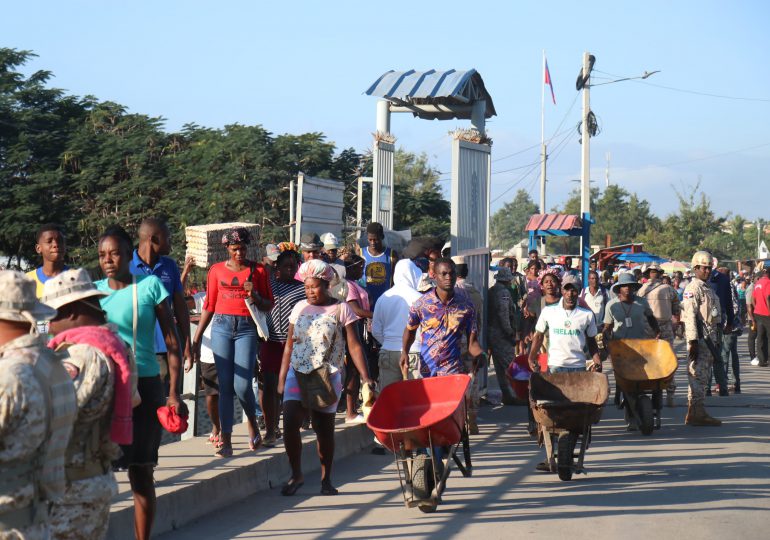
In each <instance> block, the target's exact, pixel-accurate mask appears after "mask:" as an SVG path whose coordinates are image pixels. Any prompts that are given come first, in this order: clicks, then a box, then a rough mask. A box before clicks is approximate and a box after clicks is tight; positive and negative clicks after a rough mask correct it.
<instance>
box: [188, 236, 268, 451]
mask: <svg viewBox="0 0 770 540" xmlns="http://www.w3.org/2000/svg"><path fill="white" fill-rule="evenodd" d="M250 242H251V237H250V235H249V231H247V230H246V229H244V228H241V227H238V228H235V229H232V230H231V231H229V232H227V233H225V234H224V235H223V236H222V244H224V245H225V246H226V247H227V253H228V254H229V256H230V258H229V260H227V261H225V262H221V263H216V264H214V265H212V267H211V268H210V269H209V273H208V277H207V282H208V284H207V287H206V302H205V303H204V305H203V312H202V313H201V320H200V323H199V324H198V329H197V331H196V332H195V338H194V340H193V356H194V358H195V359H196V361H198V360H199V359H200V354H201V341H202V340H203V332H205V331H206V328H207V327H208V325H209V323H212V321H213V326H212V329H211V349H212V350H213V351H214V363H215V364H216V366H217V378H218V380H219V422H220V426H221V430H222V431H221V445H222V446H221V447H220V448H219V450H217V452H216V453H215V454H214V455H215V456H217V457H230V456H232V455H233V443H232V434H233V409H234V407H233V394H235V395H237V396H238V401H240V402H241V406H242V407H243V411H244V413H245V414H246V418H247V419H248V429H249V448H250V449H251V450H252V451H253V450H256V449H257V448H259V447H260V446H261V444H262V437H261V436H260V434H259V427H258V426H257V400H256V398H255V397H254V389H253V387H252V384H251V381H252V378H253V376H254V366H255V364H256V361H257V347H258V343H259V342H258V341H257V328H256V326H255V325H254V321H253V320H252V319H251V316H250V314H249V311H248V309H247V307H246V302H245V300H246V299H247V298H249V297H250V298H251V300H252V301H253V302H254V305H255V306H256V307H257V309H258V310H260V311H270V310H271V309H272V308H273V294H272V292H271V291H270V284H269V282H268V275H267V271H266V270H265V267H264V266H263V265H262V264H260V263H256V262H253V261H250V260H248V259H247V258H246V248H247V246H248V245H249V243H250Z"/></svg>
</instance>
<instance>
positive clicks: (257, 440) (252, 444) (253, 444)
mask: <svg viewBox="0 0 770 540" xmlns="http://www.w3.org/2000/svg"><path fill="white" fill-rule="evenodd" d="M260 446H262V435H260V434H259V433H257V436H256V437H254V438H253V439H251V440H250V441H249V450H251V451H252V452H254V451H256V450H257V449H258V448H259V447H260Z"/></svg>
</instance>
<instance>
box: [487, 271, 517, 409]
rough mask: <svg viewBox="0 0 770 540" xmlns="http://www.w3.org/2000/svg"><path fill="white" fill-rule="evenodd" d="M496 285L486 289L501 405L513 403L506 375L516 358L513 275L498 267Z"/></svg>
mask: <svg viewBox="0 0 770 540" xmlns="http://www.w3.org/2000/svg"><path fill="white" fill-rule="evenodd" d="M495 280H496V282H495V284H494V285H493V286H492V287H490V288H489V300H488V305H487V321H488V324H489V347H490V348H491V349H492V362H493V363H494V366H495V373H496V374H497V383H498V384H499V385H500V391H501V392H502V395H503V399H502V401H503V404H504V405H513V404H514V403H516V397H515V396H514V394H513V389H512V388H511V385H510V383H509V382H508V377H507V375H506V373H507V371H508V367H509V366H510V365H511V362H513V358H514V357H515V356H516V331H517V330H518V328H517V324H516V323H517V321H516V311H515V310H516V307H515V302H516V301H515V300H514V298H513V294H512V292H511V282H512V281H513V272H511V270H510V268H507V267H504V266H501V267H499V268H498V270H497V274H495Z"/></svg>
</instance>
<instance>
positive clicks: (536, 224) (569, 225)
mask: <svg viewBox="0 0 770 540" xmlns="http://www.w3.org/2000/svg"><path fill="white" fill-rule="evenodd" d="M582 228H583V221H582V220H581V219H580V218H579V217H578V216H575V215H571V214H534V215H533V216H532V217H531V218H529V222H528V223H527V226H526V227H524V230H525V231H548V230H550V231H572V230H575V229H582Z"/></svg>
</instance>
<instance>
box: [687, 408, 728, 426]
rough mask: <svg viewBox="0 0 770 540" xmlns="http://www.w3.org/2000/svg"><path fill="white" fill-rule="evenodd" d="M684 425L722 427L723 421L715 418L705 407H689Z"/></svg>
mask: <svg viewBox="0 0 770 540" xmlns="http://www.w3.org/2000/svg"><path fill="white" fill-rule="evenodd" d="M684 423H685V424H687V425H690V426H721V425H722V421H721V420H717V419H716V418H713V417H712V416H710V415H709V414H708V413H707V412H706V408H705V407H704V406H703V405H689V406H688V407H687V416H686V417H685V419H684Z"/></svg>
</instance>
